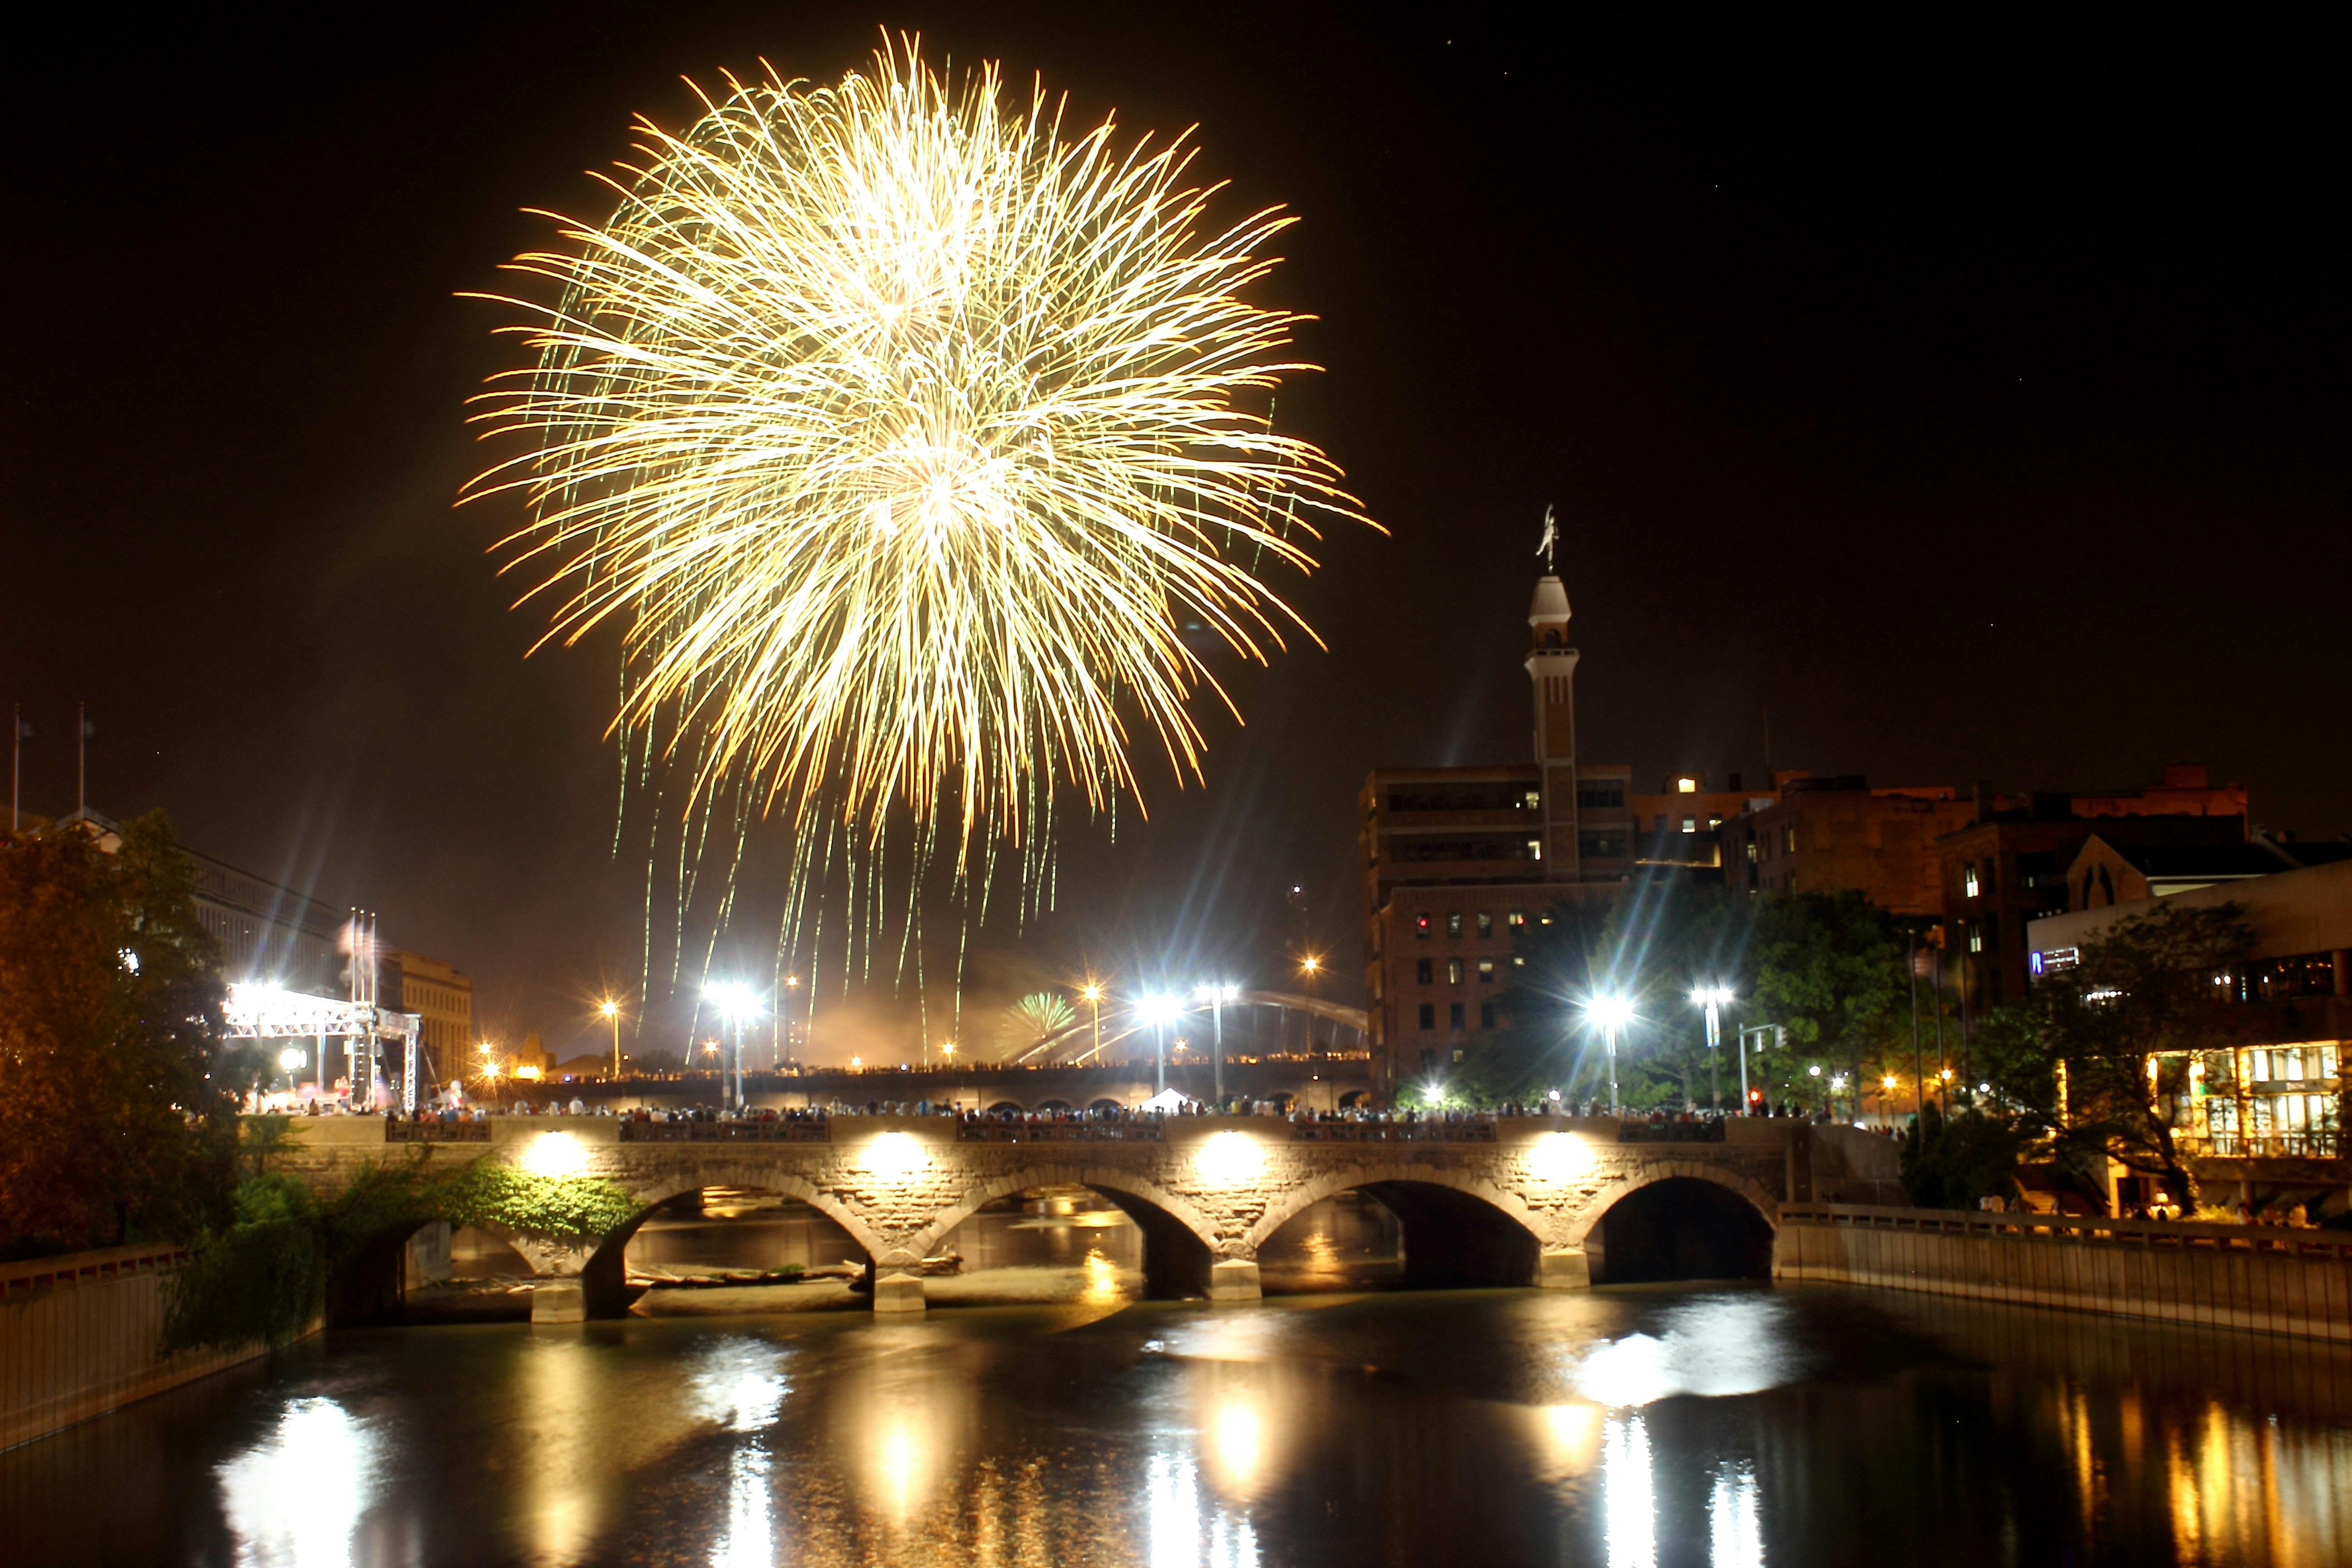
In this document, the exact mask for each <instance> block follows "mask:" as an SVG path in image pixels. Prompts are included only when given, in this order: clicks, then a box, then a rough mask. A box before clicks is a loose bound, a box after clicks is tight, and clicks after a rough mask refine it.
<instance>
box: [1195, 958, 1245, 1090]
mask: <svg viewBox="0 0 2352 1568" xmlns="http://www.w3.org/2000/svg"><path fill="white" fill-rule="evenodd" d="M1197 994H1198V995H1199V996H1200V998H1201V1000H1202V1001H1203V1002H1206V1003H1207V1004H1208V1005H1209V1016H1210V1021H1211V1025H1212V1027H1213V1030H1214V1043H1213V1045H1212V1046H1211V1047H1210V1054H1211V1058H1212V1061H1211V1067H1210V1073H1211V1077H1212V1081H1213V1083H1214V1084H1215V1086H1216V1087H1215V1089H1214V1090H1213V1092H1214V1094H1215V1096H1216V1100H1217V1109H1218V1110H1224V1108H1225V1004H1226V1003H1228V1002H1230V1001H1232V1000H1233V999H1234V997H1236V996H1239V995H1240V994H1242V988H1241V987H1240V986H1238V985H1227V984H1215V985H1203V986H1202V987H1201V988H1200V990H1199V992H1198V993H1197Z"/></svg>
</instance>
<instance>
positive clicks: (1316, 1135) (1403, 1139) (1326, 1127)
mask: <svg viewBox="0 0 2352 1568" xmlns="http://www.w3.org/2000/svg"><path fill="white" fill-rule="evenodd" d="M1290 1141H1291V1142H1293V1143H1492V1142H1494V1141H1495V1124H1494V1123H1493V1122H1491V1121H1294V1122H1292V1123H1291V1124H1290Z"/></svg>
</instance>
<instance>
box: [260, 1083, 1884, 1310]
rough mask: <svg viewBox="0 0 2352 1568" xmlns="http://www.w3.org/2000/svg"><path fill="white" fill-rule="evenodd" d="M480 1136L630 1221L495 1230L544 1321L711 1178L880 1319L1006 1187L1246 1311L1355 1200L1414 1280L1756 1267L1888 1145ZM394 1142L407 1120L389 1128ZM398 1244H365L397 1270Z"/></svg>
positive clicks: (1540, 1280)
mask: <svg viewBox="0 0 2352 1568" xmlns="http://www.w3.org/2000/svg"><path fill="white" fill-rule="evenodd" d="M477 1128H478V1129H481V1130H483V1131H487V1132H488V1134H489V1137H488V1144H487V1147H486V1146H485V1145H484V1144H483V1143H482V1142H447V1143H445V1142H425V1143H424V1144H423V1145H422V1146H421V1147H422V1148H423V1150H424V1151H425V1155H424V1157H425V1159H427V1160H428V1161H430V1162H432V1163H436V1164H439V1163H455V1162H461V1161H467V1160H471V1159H474V1158H478V1157H482V1156H484V1155H487V1156H488V1158H491V1159H493V1160H498V1161H499V1162H501V1163H514V1164H518V1165H520V1166H521V1167H522V1168H523V1169H525V1170H530V1171H536V1172H539V1173H545V1174H562V1173H576V1174H585V1175H593V1176H597V1177H602V1178H604V1179H605V1180H607V1181H611V1182H613V1183H615V1184H618V1185H620V1186H621V1187H623V1188H624V1189H625V1190H626V1191H627V1193H628V1194H630V1197H631V1199H632V1200H633V1202H634V1203H635V1205H636V1214H635V1218H633V1219H632V1220H631V1221H630V1222H629V1223H628V1224H627V1225H626V1226H623V1227H621V1228H620V1229H619V1230H616V1231H615V1232H614V1233H613V1234H611V1235H609V1236H606V1237H603V1238H602V1239H601V1240H600V1241H598V1242H597V1243H596V1244H594V1245H593V1247H583V1248H569V1249H567V1248H562V1247H550V1246H547V1245H545V1244H539V1243H533V1242H531V1241H530V1238H527V1237H509V1238H508V1239H509V1240H510V1241H511V1242H513V1243H514V1245H515V1246H516V1247H517V1250H518V1251H519V1252H520V1253H521V1254H522V1256H523V1257H524V1258H527V1259H529V1260H530V1263H531V1266H532V1268H533V1269H534V1271H536V1272H538V1273H541V1274H542V1275H545V1276H547V1277H549V1279H550V1281H551V1283H550V1285H549V1286H546V1287H542V1288H541V1289H542V1291H543V1292H544V1293H545V1294H546V1296H547V1298H548V1302H549V1304H550V1306H551V1311H552V1312H555V1313H561V1314H568V1315H575V1316H576V1315H578V1314H579V1313H580V1312H581V1311H583V1310H585V1311H586V1312H588V1313H590V1314H591V1315H595V1314H602V1313H609V1312H614V1311H618V1310H623V1308H625V1303H626V1299H627V1293H626V1287H625V1262H624V1258H625V1251H626V1248H627V1246H628V1241H629V1237H631V1236H632V1235H634V1234H635V1231H636V1228H637V1226H640V1225H642V1224H643V1223H644V1222H645V1220H646V1218H648V1217H649V1216H651V1215H653V1214H654V1213H655V1212H656V1210H658V1209H661V1208H662V1207H663V1206H664V1205H671V1204H674V1203H677V1202H678V1201H680V1200H682V1199H687V1198H688V1197H689V1196H690V1195H691V1194H701V1193H703V1192H706V1191H709V1190H711V1189H714V1188H731V1189H735V1190H738V1191H741V1192H761V1193H774V1194H781V1195H782V1196H785V1197H789V1198H793V1199H796V1200H798V1201H799V1202H801V1203H804V1204H807V1205H809V1206H811V1207H812V1208H814V1209H815V1210H817V1211H818V1212H819V1213H821V1214H823V1215H825V1216H826V1217H827V1218H829V1219H831V1220H832V1221H833V1222H834V1223H835V1224H836V1225H838V1226H841V1228H842V1229H843V1230H844V1231H845V1232H846V1233H847V1234H848V1236H849V1237H850V1238H851V1240H852V1241H853V1242H854V1243H855V1244H856V1246H857V1247H860V1248H861V1249H862V1250H863V1251H864V1252H865V1254H866V1259H867V1263H868V1267H869V1268H870V1270H871V1271H872V1274H873V1276H874V1305H875V1309H876V1310H877V1311H889V1310H920V1309H921V1307H922V1305H923V1282H922V1279H921V1276H920V1274H919V1267H920V1265H921V1262H922V1260H923V1258H926V1257H928V1256H929V1254H930V1253H931V1251H932V1250H933V1249H934V1248H935V1247H937V1246H938V1245H939V1243H940V1241H941V1240H943V1239H944V1238H945V1237H947V1236H948V1235H949V1234H950V1232H952V1231H953V1230H954V1229H955V1227H956V1226H958V1225H960V1224H961V1223H962V1222H963V1221H964V1220H965V1219H967V1218H969V1217H971V1215H974V1214H976V1213H978V1212H979V1211H980V1210H981V1209H982V1208H983V1207H984V1206H986V1205H989V1204H991V1203H993V1202H995V1201H997V1200H999V1199H1001V1198H1005V1197H1009V1196H1013V1195H1015V1194H1022V1193H1026V1192H1032V1191H1034V1190H1037V1189H1040V1188H1046V1187H1055V1186H1068V1187H1085V1188H1087V1189H1089V1190H1091V1191H1093V1192H1095V1193H1097V1194H1101V1195H1102V1196H1103V1197H1104V1198H1106V1199H1108V1200H1109V1201H1110V1202H1111V1203H1113V1204H1115V1205H1118V1207H1119V1208H1120V1209H1121V1210H1122V1211H1123V1212H1125V1213H1126V1215H1128V1217H1129V1218H1130V1219H1132V1220H1133V1221H1134V1222H1135V1224H1136V1225H1137V1226H1138V1227H1139V1230H1140V1231H1141V1233H1142V1240H1143V1264H1144V1276H1145V1289H1146V1291H1147V1293H1148V1294H1150V1295H1154V1296H1163V1297H1165V1296H1186V1295H1194V1296H1199V1295H1205V1296H1207V1297H1209V1298H1210V1299H1212V1300H1255V1299H1256V1298H1257V1296H1258V1294H1259V1285H1258V1272H1257V1254H1258V1248H1259V1247H1262V1246H1264V1245H1265V1243H1266V1242H1267V1240H1269V1239H1270V1238H1271V1237H1273V1236H1274V1234H1275V1233H1276V1231H1277V1230H1279V1229H1280V1228H1281V1227H1282V1226H1284V1225H1285V1224H1286V1222H1287V1221H1289V1220H1290V1219H1291V1218H1293V1217H1294V1216H1296V1215H1298V1214H1299V1213H1301V1212H1302V1211H1303V1210H1305V1209H1306V1208H1307V1207H1308V1206H1309V1205H1313V1204H1315V1203H1317V1202H1318V1201H1320V1200H1322V1199H1324V1198H1327V1197H1331V1196H1333V1195H1336V1194H1340V1193H1347V1192H1360V1193H1363V1194H1367V1195H1369V1196H1370V1197H1372V1198H1373V1199H1375V1200H1377V1201H1378V1202H1379V1203H1380V1204H1381V1205H1382V1206H1383V1207H1385V1208H1387V1209H1389V1210H1390V1211H1391V1212H1392V1213H1393V1214H1394V1215H1396V1216H1397V1219H1398V1221H1399V1223H1400V1226H1401V1227H1402V1234H1403V1242H1404V1255H1405V1264H1406V1269H1407V1273H1408V1278H1409V1279H1411V1280H1412V1281H1413V1282H1415V1283H1420V1284H1448V1283H1466V1284H1480V1285H1545V1286H1555V1287H1558V1286H1570V1287H1574V1286H1583V1285H1587V1284H1590V1283H1591V1282H1592V1281H1593V1280H1594V1279H1596V1278H1599V1279H1626V1278H1634V1279H1644V1278H1647V1279H1673V1278H1692V1277H1705V1276H1719V1275H1721V1274H1724V1273H1727V1272H1728V1273H1733V1274H1738V1273H1757V1274H1760V1273H1762V1272H1763V1271H1764V1269H1765V1268H1766V1267H1767V1266H1769V1256H1770V1248H1771V1239H1772V1236H1773V1233H1774V1229H1775V1227H1776V1226H1777V1224H1778V1217H1779V1213H1780V1205H1782V1204H1783V1203H1788V1202H1797V1203H1803V1202H1811V1201H1817V1200H1820V1199H1822V1198H1835V1197H1837V1196H1839V1195H1840V1194H1844V1193H1847V1192H1850V1191H1851V1190H1852V1189H1853V1187H1854V1186H1855V1185H1856V1184H1868V1183H1869V1182H1871V1181H1873V1180H1876V1179H1880V1178H1883V1177H1885V1176H1889V1175H1891V1174H1892V1167H1893V1163H1894V1145H1893V1144H1891V1143H1890V1142H1887V1141H1886V1140H1885V1139H1884V1138H1879V1137H1875V1136H1874V1135H1872V1134H1869V1133H1865V1132H1861V1131H1856V1130H1854V1129H1852V1128H1816V1127H1811V1126H1809V1125H1807V1124H1805V1123H1801V1122H1790V1121H1767V1120H1757V1121H1741V1120H1734V1121H1730V1122H1728V1123H1727V1124H1725V1125H1724V1126H1723V1127H1722V1128H1721V1129H1719V1130H1717V1135H1716V1136H1714V1137H1712V1138H1707V1139H1701V1140H1691V1141H1681V1140H1677V1141H1675V1142H1652V1141H1650V1139H1649V1138H1647V1137H1645V1136H1644V1134H1645V1133H1646V1132H1647V1131H1650V1130H1648V1129H1646V1128H1644V1127H1643V1126H1641V1125H1640V1124H1628V1125H1626V1126H1624V1127H1622V1128H1621V1127H1620V1125H1619V1124H1618V1123H1617V1122H1615V1121H1611V1120H1608V1119H1606V1118H1591V1119H1553V1118H1538V1117H1526V1118H1503V1119H1500V1120H1497V1121H1486V1122H1453V1123H1449V1122H1433V1123H1422V1124H1412V1123H1392V1122H1378V1121H1337V1122H1331V1121H1288V1120H1285V1119H1282V1118H1277V1117H1268V1116H1183V1117H1171V1118H1166V1119H1164V1120H1157V1119H1147V1120H1141V1121H1119V1122H1095V1123H1087V1122H1045V1123H1004V1122H991V1121H963V1120H961V1119H958V1118H954V1117H948V1116H887V1115H886V1116H835V1117H832V1118H830V1119H825V1120H817V1121H803V1122H783V1123H773V1122H771V1123H757V1122H751V1123H738V1122H652V1123H645V1122H631V1121H621V1120H617V1119H614V1118H612V1117H498V1118H493V1119H491V1120H490V1121H488V1122H487V1123H475V1124H471V1126H470V1127H468V1128H467V1131H473V1130H474V1129H477ZM293 1131H294V1133H295V1135H296V1137H297V1139H298V1141H299V1147H298V1148H296V1149H295V1150H294V1151H292V1152H289V1154H287V1155H285V1156H283V1157H281V1158H282V1163H283V1164H284V1166H285V1168H286V1169H288V1170H289V1172H291V1173H296V1174H300V1175H306V1176H308V1177H310V1179H311V1180H313V1181H315V1182H318V1183H320V1184H322V1185H327V1186H333V1185H337V1184H341V1182H344V1181H347V1180H349V1179H350V1178H351V1177H352V1175H353V1174H355V1173H357V1172H358V1171H359V1170H360V1169H361V1168H362V1165H364V1164H365V1163H369V1162H371V1161H380V1160H381V1159H382V1158H383V1154H384V1147H383V1145H384V1134H385V1123H384V1122H383V1121H378V1120H376V1119H373V1118H361V1117H352V1118H320V1119H316V1120H307V1119H306V1120H301V1121H297V1122H296V1123H295V1124H294V1128H293ZM404 1131H406V1130H405V1129H404ZM397 1251H398V1246H397V1243H396V1242H395V1243H394V1246H393V1247H392V1248H391V1249H390V1250H389V1251H385V1252H382V1253H381V1254H380V1256H382V1257H383V1258H384V1259H385V1261H386V1263H387V1266H396V1263H397V1257H396V1255H397Z"/></svg>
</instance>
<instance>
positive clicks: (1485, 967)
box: [1478, 958, 1495, 985]
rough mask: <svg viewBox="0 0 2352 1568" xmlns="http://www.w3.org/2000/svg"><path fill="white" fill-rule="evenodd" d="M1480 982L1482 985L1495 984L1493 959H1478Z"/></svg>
mask: <svg viewBox="0 0 2352 1568" xmlns="http://www.w3.org/2000/svg"><path fill="white" fill-rule="evenodd" d="M1478 984H1481V985H1492V984H1495V961H1494V960H1493V959H1491V958H1482V959H1480V960H1479V961H1478Z"/></svg>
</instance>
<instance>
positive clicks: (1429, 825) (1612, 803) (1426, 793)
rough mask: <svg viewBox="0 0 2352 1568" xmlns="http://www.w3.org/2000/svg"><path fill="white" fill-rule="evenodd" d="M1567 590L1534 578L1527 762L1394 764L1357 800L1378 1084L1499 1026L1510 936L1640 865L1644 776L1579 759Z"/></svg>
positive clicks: (1440, 1061)
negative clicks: (1635, 783) (1638, 797)
mask: <svg viewBox="0 0 2352 1568" xmlns="http://www.w3.org/2000/svg"><path fill="white" fill-rule="evenodd" d="M1569 616H1570V610H1569V604H1568V593H1567V590H1566V589H1565V588H1564V587H1563V586H1562V585H1561V584H1560V580H1559V578H1558V577H1557V576H1553V575H1549V574H1547V575H1545V576H1544V577H1542V578H1540V579H1538V582H1537V584H1536V591H1535V599H1534V602H1533V604H1532V605H1530V606H1529V607H1528V629H1529V632H1530V633H1531V637H1530V639H1529V640H1530V644H1531V646H1530V647H1529V649H1528V658H1527V662H1526V668H1527V671H1528V680H1529V683H1530V692H1529V695H1530V697H1531V698H1532V700H1533V708H1534V720H1535V724H1534V732H1533V737H1532V739H1533V743H1532V746H1531V748H1530V751H1531V755H1530V758H1529V760H1528V762H1525V763H1500V764H1497V765H1496V766H1492V767H1472V768H1383V769H1381V770H1379V771H1377V772H1375V773H1372V775H1371V776H1370V778H1368V779H1366V780H1365V782H1364V787H1363V791H1362V793H1361V794H1360V796H1359V797H1358V803H1357V804H1358V809H1359V817H1358V822H1359V844H1360V848H1361V851H1362V854H1363V889H1364V949H1365V953H1364V958H1365V990H1366V994H1367V999H1368V1001H1369V1002H1370V1036H1371V1039H1370V1046H1371V1051H1372V1063H1373V1072H1374V1076H1375V1078H1376V1079H1380V1080H1381V1081H1383V1082H1392V1081H1394V1079H1396V1077H1398V1076H1400V1075H1414V1074H1420V1073H1425V1072H1433V1071H1436V1070H1439V1069H1441V1068H1443V1067H1444V1065H1446V1064H1449V1063H1451V1062H1454V1061H1458V1060H1460V1059H1461V1058H1462V1055H1463V1054H1464V1053H1465V1051H1467V1050H1469V1049H1472V1048H1475V1045H1476V1044H1477V1042H1478V1041H1479V1039H1480V1038H1481V1037H1483V1036H1485V1035H1486V1034H1488V1033H1489V1032H1490V1031H1492V1030H1494V1029H1496V1028H1498V1027H1500V1026H1502V1023H1503V1020H1502V1017H1501V1016H1500V1006H1501V1004H1500V1001H1499V997H1500V994H1501V992H1502V989H1503V987H1504V985H1505V984H1506V982H1507V974H1506V971H1507V968H1508V966H1509V965H1510V963H1511V938H1512V934H1513V932H1514V931H1516V930H1517V928H1518V927H1520V926H1522V925H1524V924H1525V923H1526V922H1527V921H1530V920H1539V919H1541V918H1542V914H1543V911H1544V910H1546V909H1548V908H1549V906H1551V905H1552V904H1553V903H1555V902H1557V901H1559V900H1562V899H1573V898H1580V897H1593V896H1601V897H1606V896H1610V895H1612V894H1613V892H1614V891H1615V889H1618V888H1621V887H1622V886H1623V885H1624V883H1625V882H1626V881H1627V880H1628V879H1630V878H1631V877H1632V876H1633V871H1634V868H1635V865H1636V863H1637V857H1636V852H1635V843H1634V837H1635V823H1634V811H1633V804H1632V802H1633V795H1632V779H1633V769H1632V768H1630V767H1627V766H1625V765H1622V764H1620V763H1586V762H1584V761H1582V760H1581V758H1580V756H1579V755H1578V752H1577V742H1576V687H1575V678H1576V666H1577V660H1578V658H1579V655H1578V652H1577V650H1576V649H1575V648H1572V647H1569V646H1568V623H1569Z"/></svg>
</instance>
